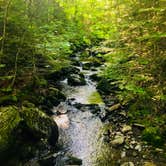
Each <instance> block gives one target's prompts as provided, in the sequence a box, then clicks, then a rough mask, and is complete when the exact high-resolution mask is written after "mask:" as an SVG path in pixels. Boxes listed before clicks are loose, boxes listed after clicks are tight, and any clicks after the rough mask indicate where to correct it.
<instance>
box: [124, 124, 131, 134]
mask: <svg viewBox="0 0 166 166" xmlns="http://www.w3.org/2000/svg"><path fill="white" fill-rule="evenodd" d="M131 130H132V127H131V126H129V125H124V126H123V127H122V132H123V133H127V132H129V131H131Z"/></svg>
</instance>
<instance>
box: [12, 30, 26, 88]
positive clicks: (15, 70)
mask: <svg viewBox="0 0 166 166" xmlns="http://www.w3.org/2000/svg"><path fill="white" fill-rule="evenodd" d="M24 37H25V32H24V33H23V36H22V37H21V38H20V47H19V48H18V50H17V53H16V56H15V63H14V77H13V80H12V83H11V86H12V87H13V86H14V83H15V81H16V77H17V71H18V56H19V54H20V51H21V49H22V45H23V42H24Z"/></svg>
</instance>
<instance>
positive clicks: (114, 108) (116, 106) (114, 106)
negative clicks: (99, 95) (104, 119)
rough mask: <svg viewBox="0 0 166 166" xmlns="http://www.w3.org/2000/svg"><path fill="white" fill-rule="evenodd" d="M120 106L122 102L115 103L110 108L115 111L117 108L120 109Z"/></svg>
mask: <svg viewBox="0 0 166 166" xmlns="http://www.w3.org/2000/svg"><path fill="white" fill-rule="evenodd" d="M120 107H121V104H120V103H118V104H115V105H113V106H111V107H110V108H108V110H109V111H115V110H118V109H119V108H120Z"/></svg>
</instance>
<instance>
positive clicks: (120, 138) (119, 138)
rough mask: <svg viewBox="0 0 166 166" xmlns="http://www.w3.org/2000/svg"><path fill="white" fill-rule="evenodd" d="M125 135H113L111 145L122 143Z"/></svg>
mask: <svg viewBox="0 0 166 166" xmlns="http://www.w3.org/2000/svg"><path fill="white" fill-rule="evenodd" d="M124 140H125V137H124V135H122V134H117V135H115V137H114V139H113V141H111V144H112V146H119V145H122V144H123V143H124Z"/></svg>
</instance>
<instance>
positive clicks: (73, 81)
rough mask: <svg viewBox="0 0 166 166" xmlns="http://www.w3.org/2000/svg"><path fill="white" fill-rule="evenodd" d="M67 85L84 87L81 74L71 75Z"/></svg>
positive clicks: (83, 79) (84, 83)
mask: <svg viewBox="0 0 166 166" xmlns="http://www.w3.org/2000/svg"><path fill="white" fill-rule="evenodd" d="M68 84H69V85H72V86H79V85H86V81H85V78H84V76H83V75H82V74H71V75H70V76H69V77H68Z"/></svg>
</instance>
